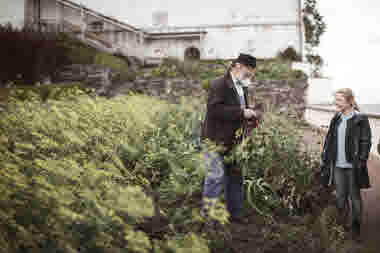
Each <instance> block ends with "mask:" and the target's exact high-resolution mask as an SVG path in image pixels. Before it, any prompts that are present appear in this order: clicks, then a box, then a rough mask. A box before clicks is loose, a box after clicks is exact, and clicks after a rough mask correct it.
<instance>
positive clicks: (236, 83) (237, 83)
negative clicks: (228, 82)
mask: <svg viewBox="0 0 380 253" xmlns="http://www.w3.org/2000/svg"><path fill="white" fill-rule="evenodd" d="M230 76H231V79H232V82H233V83H234V84H235V85H241V82H240V81H239V80H238V79H237V78H236V77H235V76H234V75H233V74H232V72H230Z"/></svg>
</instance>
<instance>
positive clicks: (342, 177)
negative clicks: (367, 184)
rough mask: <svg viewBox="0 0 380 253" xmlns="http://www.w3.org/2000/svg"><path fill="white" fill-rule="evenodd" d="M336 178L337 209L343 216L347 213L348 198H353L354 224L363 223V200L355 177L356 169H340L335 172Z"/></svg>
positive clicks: (337, 168)
mask: <svg viewBox="0 0 380 253" xmlns="http://www.w3.org/2000/svg"><path fill="white" fill-rule="evenodd" d="M334 171H335V172H334V178H335V185H336V197H337V207H338V210H339V211H340V212H341V213H340V214H339V215H343V212H346V211H347V204H348V197H350V198H351V203H352V222H353V223H354V222H357V223H359V224H360V222H361V213H362V198H361V195H360V188H359V186H358V184H357V178H356V177H355V173H354V172H355V168H354V169H352V168H339V167H336V168H335V170H334Z"/></svg>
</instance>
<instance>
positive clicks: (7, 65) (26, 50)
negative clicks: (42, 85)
mask: <svg viewBox="0 0 380 253" xmlns="http://www.w3.org/2000/svg"><path fill="white" fill-rule="evenodd" d="M62 40H63V37H62V36H61V35H60V34H57V33H48V32H38V31H35V30H32V29H30V28H28V27H24V28H22V29H18V28H14V27H12V26H11V25H7V26H2V25H0V41H1V47H0V58H1V63H0V68H1V75H0V85H1V84H3V85H4V84H8V83H13V84H23V85H25V84H28V85H34V84H35V83H37V82H40V81H42V80H44V78H46V77H52V76H54V75H55V74H56V73H57V71H58V70H59V69H60V67H62V66H64V65H65V64H67V63H69V58H68V56H67V53H68V49H67V48H66V47H65V46H64V45H63V43H62V42H63V41H62Z"/></svg>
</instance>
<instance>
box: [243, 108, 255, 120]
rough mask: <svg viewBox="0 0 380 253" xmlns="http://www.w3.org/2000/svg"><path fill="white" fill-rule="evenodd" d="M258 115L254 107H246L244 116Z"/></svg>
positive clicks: (249, 117) (248, 117)
mask: <svg viewBox="0 0 380 253" xmlns="http://www.w3.org/2000/svg"><path fill="white" fill-rule="evenodd" d="M253 117H256V112H255V111H254V110H252V109H244V118H246V119H251V118H253Z"/></svg>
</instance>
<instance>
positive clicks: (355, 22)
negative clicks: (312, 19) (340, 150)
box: [318, 0, 380, 104]
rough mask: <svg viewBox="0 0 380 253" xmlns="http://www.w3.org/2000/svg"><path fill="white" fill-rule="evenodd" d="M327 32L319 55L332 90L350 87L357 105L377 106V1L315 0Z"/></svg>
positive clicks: (379, 30) (379, 48)
mask: <svg viewBox="0 0 380 253" xmlns="http://www.w3.org/2000/svg"><path fill="white" fill-rule="evenodd" d="M318 3H319V9H320V11H321V14H322V15H323V16H325V22H326V23H327V31H326V33H325V34H324V35H323V37H322V41H321V45H320V54H321V55H322V57H323V58H324V59H325V61H326V64H327V66H326V67H325V70H324V72H325V75H327V76H329V77H331V78H332V84H333V87H334V88H340V87H350V88H352V89H353V90H354V92H355V93H356V95H357V96H358V100H359V103H361V104H370V103H378V104H380V78H379V76H378V74H379V73H380V69H379V67H380V64H379V60H380V1H373V0H361V1H357V0H334V1H331V0H319V1H318Z"/></svg>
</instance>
